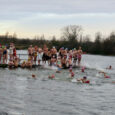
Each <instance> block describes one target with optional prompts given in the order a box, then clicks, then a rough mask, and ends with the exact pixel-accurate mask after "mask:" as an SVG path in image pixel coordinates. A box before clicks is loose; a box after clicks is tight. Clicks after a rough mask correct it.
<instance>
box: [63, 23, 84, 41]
mask: <svg viewBox="0 0 115 115" xmlns="http://www.w3.org/2000/svg"><path fill="white" fill-rule="evenodd" d="M62 30H63V38H65V39H66V40H69V41H78V39H79V38H80V36H81V34H82V27H81V26H79V25H69V26H66V27H64V28H63V29H62Z"/></svg>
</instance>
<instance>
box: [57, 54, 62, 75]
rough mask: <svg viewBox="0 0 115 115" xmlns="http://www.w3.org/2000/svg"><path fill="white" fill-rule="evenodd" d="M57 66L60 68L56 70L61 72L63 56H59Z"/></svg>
mask: <svg viewBox="0 0 115 115" xmlns="http://www.w3.org/2000/svg"><path fill="white" fill-rule="evenodd" d="M56 66H57V67H58V70H57V71H56V72H57V73H60V72H61V68H62V64H61V57H60V56H59V57H58V59H57V61H56Z"/></svg>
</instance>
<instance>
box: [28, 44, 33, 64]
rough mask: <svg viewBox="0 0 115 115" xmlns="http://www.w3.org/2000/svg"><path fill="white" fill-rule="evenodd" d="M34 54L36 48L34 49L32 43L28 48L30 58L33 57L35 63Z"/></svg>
mask: <svg viewBox="0 0 115 115" xmlns="http://www.w3.org/2000/svg"><path fill="white" fill-rule="evenodd" d="M33 56H34V49H33V47H32V45H30V46H29V48H28V58H30V59H31V61H32V63H33Z"/></svg>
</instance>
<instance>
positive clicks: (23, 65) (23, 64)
mask: <svg viewBox="0 0 115 115" xmlns="http://www.w3.org/2000/svg"><path fill="white" fill-rule="evenodd" d="M21 67H22V68H25V67H26V61H25V60H24V61H23V62H22V64H21Z"/></svg>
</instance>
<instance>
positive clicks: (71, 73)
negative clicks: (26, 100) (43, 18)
mask: <svg viewBox="0 0 115 115" xmlns="http://www.w3.org/2000/svg"><path fill="white" fill-rule="evenodd" d="M69 72H70V76H71V78H73V77H74V75H75V74H74V72H73V71H72V68H69Z"/></svg>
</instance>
